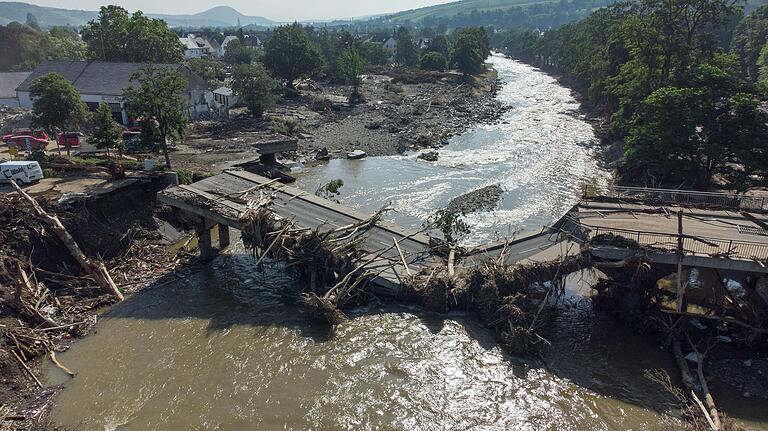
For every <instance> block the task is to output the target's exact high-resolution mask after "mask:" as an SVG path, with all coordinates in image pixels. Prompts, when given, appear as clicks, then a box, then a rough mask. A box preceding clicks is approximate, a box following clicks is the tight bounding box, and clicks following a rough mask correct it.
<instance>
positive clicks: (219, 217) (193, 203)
mask: <svg viewBox="0 0 768 431" xmlns="http://www.w3.org/2000/svg"><path fill="white" fill-rule="evenodd" d="M259 192H266V193H268V194H270V195H271V196H272V197H273V202H272V206H271V208H272V209H273V210H274V212H275V213H276V214H277V215H278V216H280V217H283V218H285V219H291V220H292V221H293V223H294V224H295V225H297V226H300V227H302V228H306V229H312V230H318V231H326V232H330V231H334V230H339V229H343V228H344V227H345V226H355V225H360V224H363V223H364V222H365V221H366V220H369V219H370V218H371V216H370V215H366V214H363V213H361V212H359V211H357V210H354V209H352V208H349V207H347V206H344V205H340V204H338V203H336V202H332V201H330V200H328V199H324V198H321V197H318V196H315V195H314V194H311V193H307V192H306V191H303V190H300V189H298V188H295V187H292V186H288V185H285V184H283V183H280V182H277V181H276V180H270V179H268V178H265V177H262V176H259V175H256V174H253V173H250V172H247V171H243V170H227V171H225V172H224V173H222V174H219V175H215V176H212V177H209V178H206V179H204V180H201V181H198V182H195V183H193V184H191V185H179V186H174V187H170V188H168V189H166V190H164V191H162V192H161V193H159V194H158V200H159V201H160V202H163V203H165V204H168V205H170V206H172V207H175V208H178V209H181V210H182V211H185V212H187V213H189V214H192V215H195V216H197V217H198V219H199V225H198V228H197V231H198V236H199V241H200V251H201V255H202V256H203V257H204V258H207V257H211V256H212V255H213V254H214V253H215V251H214V248H213V244H212V241H211V229H213V228H216V229H218V234H219V235H218V236H219V243H220V244H219V245H220V248H222V249H223V248H226V247H227V246H228V245H229V243H230V234H229V229H230V228H232V229H236V230H239V231H242V230H243V227H244V226H243V220H242V219H241V216H242V214H243V213H244V212H245V211H246V210H247V208H248V202H247V200H246V196H247V195H248V196H253V195H255V194H258V193H259ZM360 239H361V243H360V248H361V249H363V250H365V251H367V252H370V253H375V252H377V251H383V255H382V256H381V259H380V261H379V262H372V263H371V264H370V265H369V266H368V269H369V270H371V271H374V272H377V275H376V276H375V277H374V278H373V279H372V280H371V282H372V284H373V285H374V286H376V288H377V289H378V290H379V291H382V292H383V293H388V294H390V295H393V296H395V295H397V294H398V293H399V291H400V290H401V288H402V284H403V280H404V279H405V277H406V276H408V275H409V274H413V273H418V272H421V271H428V270H429V269H430V268H432V267H434V266H435V265H438V264H441V262H442V259H441V258H439V257H438V256H437V255H436V254H435V251H434V244H433V243H432V242H431V239H430V237H429V236H427V235H426V234H424V233H422V232H420V231H415V230H411V229H406V228H404V227H401V226H398V225H396V224H393V223H389V222H386V221H383V220H376V221H375V223H372V224H371V225H370V226H368V227H367V228H366V229H365V232H364V233H362V234H361V235H360ZM395 242H396V243H397V246H396V247H392V246H393V244H394V243H395ZM557 242H558V235H557V233H556V232H555V231H554V230H551V229H549V228H545V229H542V231H541V232H537V233H533V234H529V235H525V236H522V237H520V238H515V239H513V240H502V241H499V242H496V243H492V244H488V245H484V246H481V247H477V248H475V249H472V250H469V251H467V252H466V253H464V255H465V256H488V257H496V256H498V255H499V254H500V253H501V251H502V250H503V251H504V255H505V257H506V263H508V264H510V263H514V262H515V261H519V260H522V259H524V258H526V257H529V256H531V255H534V254H537V253H539V252H541V251H542V250H545V249H547V248H549V247H551V246H553V245H554V244H556V243H557Z"/></svg>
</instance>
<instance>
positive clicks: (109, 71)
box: [16, 61, 213, 124]
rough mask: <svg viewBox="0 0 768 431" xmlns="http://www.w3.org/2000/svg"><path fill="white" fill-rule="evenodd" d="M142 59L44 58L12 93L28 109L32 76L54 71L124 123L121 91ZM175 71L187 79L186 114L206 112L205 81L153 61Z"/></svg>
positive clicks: (177, 66) (186, 70)
mask: <svg viewBox="0 0 768 431" xmlns="http://www.w3.org/2000/svg"><path fill="white" fill-rule="evenodd" d="M145 66H146V64H145V63H117V62H114V63H113V62H104V61H44V62H43V63H41V64H40V66H38V67H37V69H35V71H34V72H32V73H31V74H30V75H29V76H27V78H26V79H25V80H24V81H23V82H22V83H21V84H20V85H19V86H18V87H17V88H16V96H17V97H18V100H19V105H20V106H21V107H22V108H27V109H32V98H31V96H30V94H29V87H30V85H31V84H32V81H34V80H35V79H37V78H39V77H41V76H44V75H47V74H49V73H52V72H56V73H59V74H61V75H62V76H64V78H66V79H67V80H68V81H69V82H71V83H72V85H74V86H75V88H77V91H79V92H80V97H81V99H82V101H83V102H85V104H86V105H88V108H89V109H90V110H92V111H93V110H96V108H98V107H99V104H100V103H101V102H106V103H107V104H109V106H110V107H111V108H112V113H113V115H114V116H115V118H116V119H118V120H120V121H121V122H122V123H123V124H128V123H129V121H130V119H129V117H128V107H127V106H126V105H125V103H124V102H123V92H124V91H125V89H126V88H128V87H131V86H132V85H133V83H132V82H131V76H132V75H133V74H134V73H136V72H139V71H140V70H141V69H142V68H143V67H145ZM155 67H167V68H170V69H172V70H175V71H177V72H179V73H180V74H181V75H182V76H184V78H186V80H187V92H186V93H185V94H184V97H185V99H186V100H187V116H188V117H189V118H190V119H193V120H194V119H196V118H198V117H199V116H200V114H202V113H205V112H208V111H209V109H210V105H211V104H212V103H213V93H212V92H211V91H210V90H208V89H207V88H206V87H207V86H206V83H205V81H204V80H203V79H202V78H200V77H199V76H197V75H195V74H194V73H193V72H192V71H191V70H189V68H187V67H186V66H183V65H181V64H156V65H155Z"/></svg>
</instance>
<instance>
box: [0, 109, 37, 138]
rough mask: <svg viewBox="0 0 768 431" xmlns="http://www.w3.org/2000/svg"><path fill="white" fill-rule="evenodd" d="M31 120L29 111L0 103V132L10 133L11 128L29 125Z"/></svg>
mask: <svg viewBox="0 0 768 431" xmlns="http://www.w3.org/2000/svg"><path fill="white" fill-rule="evenodd" d="M31 121H32V112H31V111H28V110H26V109H22V108H13V107H10V106H2V105H0V133H2V134H5V133H10V132H11V131H13V129H20V128H23V127H29V124H30V122H31Z"/></svg>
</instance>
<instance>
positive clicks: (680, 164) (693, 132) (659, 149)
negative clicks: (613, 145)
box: [626, 56, 768, 190]
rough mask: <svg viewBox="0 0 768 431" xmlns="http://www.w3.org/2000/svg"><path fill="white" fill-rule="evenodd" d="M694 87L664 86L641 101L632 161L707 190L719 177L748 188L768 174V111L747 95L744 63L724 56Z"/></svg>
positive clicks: (632, 134)
mask: <svg viewBox="0 0 768 431" xmlns="http://www.w3.org/2000/svg"><path fill="white" fill-rule="evenodd" d="M714 60H715V61H713V63H710V64H702V65H699V66H698V67H697V68H696V71H695V74H694V76H693V78H692V80H691V81H690V83H689V84H690V87H684V88H678V87H662V88H660V89H658V90H655V91H654V92H653V93H651V94H650V95H649V96H648V97H647V98H646V99H645V100H643V102H642V104H641V105H640V107H639V109H638V111H637V115H636V116H635V119H634V120H633V122H632V127H631V128H630V130H629V133H628V135H627V139H626V141H627V154H626V159H627V165H628V166H629V167H630V168H635V169H637V168H640V169H643V170H644V171H645V177H647V178H661V177H662V175H664V176H667V177H670V178H671V179H673V180H674V181H675V182H679V181H681V180H683V181H685V182H686V185H687V186H688V187H693V188H700V189H703V190H707V189H708V188H709V187H711V185H712V183H713V179H714V178H715V177H719V178H722V179H725V180H729V181H730V182H731V185H732V186H734V187H736V188H739V189H742V190H743V189H744V188H745V187H748V186H749V185H750V184H751V183H750V179H751V178H752V177H753V176H754V175H756V174H762V173H764V172H765V164H766V163H765V161H766V156H765V154H764V153H765V150H764V147H765V145H764V144H763V142H765V140H766V139H768V126H766V123H767V121H766V120H768V115H767V114H766V113H765V112H763V111H762V110H761V109H760V107H759V104H758V101H757V100H756V99H755V98H754V97H753V96H751V95H749V94H746V93H743V92H742V90H743V89H744V88H745V86H744V84H743V83H742V82H741V80H740V79H739V78H738V77H737V73H738V62H737V61H736V60H735V59H729V58H728V56H725V57H723V56H718V57H716V58H715V59H714Z"/></svg>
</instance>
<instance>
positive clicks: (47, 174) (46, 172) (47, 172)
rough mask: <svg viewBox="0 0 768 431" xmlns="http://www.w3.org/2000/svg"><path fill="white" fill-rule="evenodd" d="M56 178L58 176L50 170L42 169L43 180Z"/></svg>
mask: <svg viewBox="0 0 768 431" xmlns="http://www.w3.org/2000/svg"><path fill="white" fill-rule="evenodd" d="M58 176H59V174H58V173H57V172H56V171H55V170H53V169H51V168H46V169H43V178H57V177H58Z"/></svg>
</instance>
